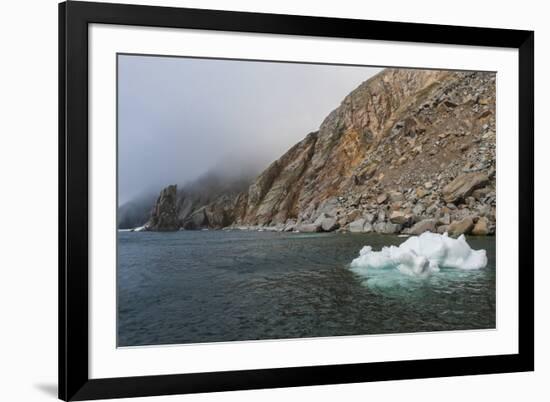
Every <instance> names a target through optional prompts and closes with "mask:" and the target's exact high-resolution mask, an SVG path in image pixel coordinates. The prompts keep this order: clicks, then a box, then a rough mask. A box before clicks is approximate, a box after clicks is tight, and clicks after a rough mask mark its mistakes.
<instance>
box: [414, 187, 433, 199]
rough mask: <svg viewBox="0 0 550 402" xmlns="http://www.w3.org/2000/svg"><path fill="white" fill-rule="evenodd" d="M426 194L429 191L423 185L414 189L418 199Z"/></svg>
mask: <svg viewBox="0 0 550 402" xmlns="http://www.w3.org/2000/svg"><path fill="white" fill-rule="evenodd" d="M428 194H430V192H429V191H428V190H426V189H425V188H424V187H418V188H417V189H416V197H417V198H419V199H420V198H424V197H425V196H427V195H428Z"/></svg>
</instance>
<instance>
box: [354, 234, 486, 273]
mask: <svg viewBox="0 0 550 402" xmlns="http://www.w3.org/2000/svg"><path fill="white" fill-rule="evenodd" d="M486 265H487V253H486V251H485V250H473V249H472V248H471V247H470V246H469V245H468V243H467V242H466V238H465V237H464V235H461V236H460V237H459V238H458V239H453V238H451V237H449V236H448V235H447V233H445V234H442V235H441V234H437V233H431V232H425V233H423V234H421V235H420V236H411V237H409V238H408V239H407V240H406V241H405V242H403V243H402V244H401V245H399V247H396V246H390V247H383V248H382V250H380V251H373V250H372V247H371V246H365V247H363V248H362V249H361V251H360V252H359V257H357V258H355V259H354V260H353V261H352V262H351V269H352V270H354V271H355V272H357V273H358V274H361V275H366V274H367V270H370V269H384V268H386V269H397V270H399V272H401V273H403V274H407V275H413V276H426V275H430V274H432V273H434V272H438V271H439V269H440V268H455V269H462V270H475V269H481V268H484V267H485V266H486Z"/></svg>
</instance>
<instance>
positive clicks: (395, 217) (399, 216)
mask: <svg viewBox="0 0 550 402" xmlns="http://www.w3.org/2000/svg"><path fill="white" fill-rule="evenodd" d="M411 219H412V216H411V214H407V213H405V212H403V211H393V212H392V213H391V214H390V222H391V223H397V224H399V225H407V224H409V223H410V222H411Z"/></svg>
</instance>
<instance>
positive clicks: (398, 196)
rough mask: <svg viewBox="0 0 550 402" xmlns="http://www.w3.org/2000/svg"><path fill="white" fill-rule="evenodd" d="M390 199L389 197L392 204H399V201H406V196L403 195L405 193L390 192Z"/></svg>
mask: <svg viewBox="0 0 550 402" xmlns="http://www.w3.org/2000/svg"><path fill="white" fill-rule="evenodd" d="M388 197H389V199H390V201H391V202H398V201H403V200H405V196H404V195H403V193H401V192H399V191H390V192H389V193H388Z"/></svg>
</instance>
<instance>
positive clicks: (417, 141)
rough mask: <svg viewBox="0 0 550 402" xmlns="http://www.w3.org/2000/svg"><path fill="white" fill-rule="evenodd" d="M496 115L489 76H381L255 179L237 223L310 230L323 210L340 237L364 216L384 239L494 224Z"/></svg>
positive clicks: (446, 73)
mask: <svg viewBox="0 0 550 402" xmlns="http://www.w3.org/2000/svg"><path fill="white" fill-rule="evenodd" d="M494 113H495V76H494V74H492V73H483V72H449V71H437V70H432V71H427V70H412V69H410V70H407V69H386V70H384V71H382V72H381V73H380V74H378V75H376V76H375V77H373V78H371V79H370V80H368V81H366V82H364V83H363V84H361V85H360V86H359V87H358V88H357V89H356V90H354V91H353V92H351V93H350V94H349V95H348V96H347V97H346V98H345V99H344V100H343V102H342V104H341V105H340V106H339V107H338V108H337V109H336V110H334V111H333V112H332V113H330V115H329V116H328V117H327V118H326V119H325V121H324V122H323V123H322V124H321V126H320V128H319V131H318V132H314V133H311V134H309V135H308V136H307V137H306V138H305V139H304V140H302V141H301V142H299V143H298V144H296V145H295V146H293V147H292V148H291V149H290V150H289V151H288V152H287V153H285V154H284V155H283V156H282V157H281V158H280V159H278V160H277V161H275V162H273V163H272V164H271V165H270V166H269V167H268V168H267V169H266V170H265V171H264V172H263V173H262V174H261V175H260V176H259V177H258V178H257V179H256V180H255V182H254V183H253V184H252V185H251V186H250V188H249V190H248V192H247V193H245V194H242V195H241V196H240V200H239V202H237V203H236V204H237V206H238V212H237V213H236V214H235V217H236V224H239V225H272V226H273V225H280V224H284V223H285V222H287V221H296V222H297V223H298V224H300V223H304V224H309V223H313V222H314V221H315V219H317V217H318V216H319V215H321V213H325V214H326V215H327V216H329V217H335V218H337V222H338V224H339V226H340V227H342V228H343V229H344V230H345V229H346V228H347V229H349V227H348V226H347V225H349V223H351V222H352V221H354V220H355V221H356V220H357V219H360V218H361V217H363V216H364V215H365V214H374V215H375V216H377V220H376V222H374V227H375V228H378V229H379V231H381V232H388V231H395V230H398V229H399V230H401V229H405V230H406V229H407V227H406V226H408V225H413V224H414V223H415V222H419V221H421V220H425V219H436V222H437V226H439V225H443V224H448V222H447V221H451V220H452V221H454V220H457V221H458V220H462V219H464V218H465V217H467V216H470V215H472V216H475V217H477V216H487V217H488V218H489V220H490V221H492V222H493V226H494V208H495V196H494V195H495V180H494V171H495V119H494ZM476 191H478V194H477V197H476ZM450 202H456V203H457V205H453V204H452V205H449V206H447V205H446V204H447V203H450ZM327 204H330V210H327V207H326V205H327ZM352 215H353V216H352ZM397 216H405V217H406V218H407V219H403V220H402V222H400V224H399V226H400V227H399V228H397V226H391V228H389V226H388V225H383V224H385V223H392V222H390V219H393V220H394V221H395V219H396V218H395V217H397ZM390 217H392V218H390ZM439 218H441V220H439ZM376 223H379V224H378V225H376ZM402 225H403V227H401V226H402ZM356 226H357V225H355V226H353V227H352V228H351V229H352V230H353V231H356V230H357V228H356ZM389 229H391V230H389ZM493 229H494V228H493ZM369 230H370V225H369Z"/></svg>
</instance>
